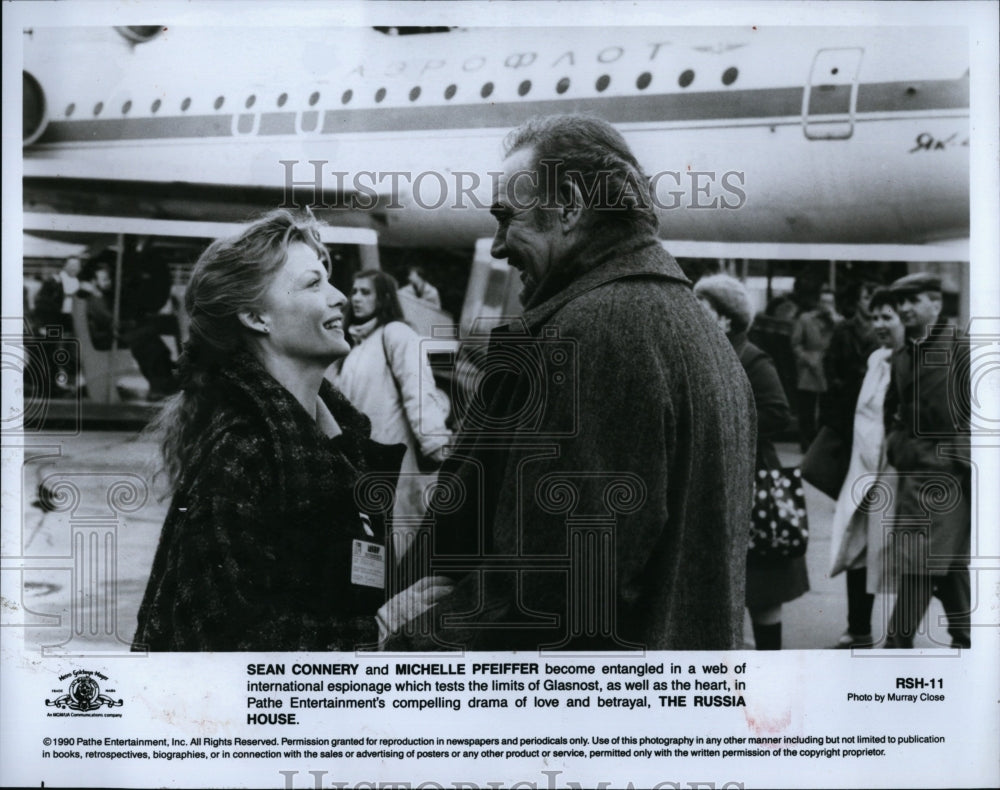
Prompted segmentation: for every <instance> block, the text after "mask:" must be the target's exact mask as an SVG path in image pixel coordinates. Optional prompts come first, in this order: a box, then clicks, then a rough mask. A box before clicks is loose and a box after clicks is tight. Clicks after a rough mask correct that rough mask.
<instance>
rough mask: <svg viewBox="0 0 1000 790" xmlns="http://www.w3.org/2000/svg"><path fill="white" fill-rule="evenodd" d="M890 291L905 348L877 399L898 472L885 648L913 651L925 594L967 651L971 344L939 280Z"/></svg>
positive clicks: (923, 276)
mask: <svg viewBox="0 0 1000 790" xmlns="http://www.w3.org/2000/svg"><path fill="white" fill-rule="evenodd" d="M891 291H892V293H893V294H894V295H895V297H896V304H897V308H898V313H899V317H900V319H901V320H902V322H903V326H904V327H905V329H906V337H907V342H906V343H905V344H904V345H903V347H902V348H900V349H898V350H896V351H894V352H893V355H892V381H891V383H890V385H889V391H888V392H887V393H886V400H885V419H886V446H887V454H888V461H889V463H890V464H892V465H893V466H894V467H895V468H896V470H897V471H898V472H899V473H900V478H899V490H898V492H897V498H896V503H897V504H896V514H895V515H896V519H895V522H894V526H893V532H892V539H891V545H892V546H893V547H894V549H893V552H892V555H891V556H892V561H893V562H894V564H895V568H894V570H895V572H896V573H897V575H898V588H897V596H896V605H895V607H894V609H893V612H892V615H891V616H890V618H889V625H888V640H887V642H886V647H897V648H909V647H913V635H914V633H915V632H916V631H917V628H918V627H919V625H920V621H921V620H922V619H923V616H924V614H925V612H926V611H927V607H928V605H929V604H930V599H931V596H932V595H936V596H937V597H938V598H939V599H940V601H941V603H942V605H943V606H944V610H945V613H946V614H947V616H948V633H949V634H950V635H951V646H952V647H969V646H970V610H969V609H970V584H969V550H970V548H969V541H970V532H971V512H970V502H971V498H970V483H971V478H970V462H969V426H968V418H967V409H966V406H965V404H968V398H969V381H968V375H969V365H968V363H969V346H968V342H967V341H966V339H965V338H962V337H960V336H959V335H958V332H957V330H956V328H955V327H954V326H952V325H951V324H949V323H947V322H945V321H943V320H942V318H941V280H940V279H939V278H938V277H935V276H934V275H932V274H928V273H918V274H910V275H907V276H906V277H901V278H900V279H898V280H896V282H894V283H893V284H892V286H891Z"/></svg>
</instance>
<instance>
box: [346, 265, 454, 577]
mask: <svg viewBox="0 0 1000 790" xmlns="http://www.w3.org/2000/svg"><path fill="white" fill-rule="evenodd" d="M346 327H347V332H348V336H349V338H350V340H351V342H352V343H353V347H352V348H351V351H350V353H349V354H348V355H347V356H346V357H345V358H344V360H343V363H342V364H341V365H340V368H339V371H338V370H336V369H335V368H331V372H330V373H328V375H331V377H332V380H333V382H334V384H335V385H336V386H337V388H338V389H339V390H340V391H341V392H343V393H344V394H345V395H346V396H347V398H348V400H350V401H351V403H352V404H353V405H354V406H355V408H357V409H358V410H360V411H361V412H363V413H364V414H366V415H367V416H368V417H369V419H371V422H372V438H373V439H374V440H375V441H378V442H383V443H386V444H395V443H397V442H401V443H403V444H405V445H406V455H405V456H404V457H403V466H402V469H401V470H400V476H399V484H398V485H397V487H396V501H395V504H394V506H393V511H392V532H393V550H394V553H395V556H396V557H397V558H399V557H401V556H402V555H403V553H404V552H405V550H406V549H407V548H408V546H409V543H410V540H411V539H412V535H413V534H414V533H415V531H416V529H417V527H419V526H420V522H421V521H422V519H423V516H424V514H425V513H426V511H427V496H429V495H430V490H431V488H432V487H433V486H434V484H435V483H436V481H437V471H436V469H437V467H438V466H440V464H441V461H443V460H444V448H445V444H446V443H447V442H448V440H449V439H450V433H449V431H448V428H447V427H446V426H445V419H446V418H447V416H448V404H447V402H446V400H447V399H446V397H445V396H444V394H443V393H442V392H441V391H440V390H438V389H437V387H436V386H435V384H434V376H433V374H432V373H431V368H430V364H429V363H428V362H427V357H426V356H425V354H424V353H423V349H422V347H421V342H420V336H419V335H418V334H417V333H416V332H414V331H413V329H411V328H410V327H409V326H408V325H407V324H406V323H405V321H404V318H403V310H402V308H401V307H400V304H399V297H398V296H397V293H396V282H395V280H393V278H392V277H391V276H389V275H388V274H386V273H385V272H382V271H378V270H366V271H363V272H360V273H359V274H357V275H356V276H355V278H354V284H353V286H352V288H351V295H350V301H349V304H348V310H347V315H346Z"/></svg>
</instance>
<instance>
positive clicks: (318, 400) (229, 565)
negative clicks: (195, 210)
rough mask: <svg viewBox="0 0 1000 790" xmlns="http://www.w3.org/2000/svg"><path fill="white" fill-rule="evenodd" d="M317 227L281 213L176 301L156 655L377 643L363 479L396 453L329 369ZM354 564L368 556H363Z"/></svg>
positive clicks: (229, 249) (334, 312) (338, 344)
mask: <svg viewBox="0 0 1000 790" xmlns="http://www.w3.org/2000/svg"><path fill="white" fill-rule="evenodd" d="M328 266H329V255H328V252H327V250H326V248H325V247H324V245H323V244H322V243H321V241H320V238H319V233H318V229H317V226H316V224H315V222H314V221H313V220H312V219H299V218H297V217H295V216H293V215H292V214H290V213H288V212H287V211H281V210H279V211H275V212H272V213H271V214H268V215H267V216H265V217H264V218H262V219H260V220H259V221H257V222H255V223H253V224H252V225H251V226H250V227H249V228H247V229H246V230H245V231H244V232H243V233H241V234H240V235H239V236H237V237H235V238H230V239H223V240H219V241H216V242H215V243H213V244H212V245H211V246H210V247H209V248H208V249H207V250H206V251H205V253H204V254H203V255H202V256H201V258H200V259H199V260H198V263H197V264H196V266H195V268H194V272H193V273H192V275H191V280H190V282H189V283H188V287H187V292H186V295H185V303H186V307H187V311H188V314H189V315H190V319H191V324H190V339H189V341H188V342H187V343H186V344H185V347H184V353H183V355H182V357H181V365H180V376H179V379H180V385H181V392H180V393H179V394H178V395H177V396H175V397H174V398H173V399H172V400H171V401H169V402H168V404H167V405H166V407H165V408H164V410H163V412H162V413H161V414H160V416H159V418H158V420H157V422H156V425H155V430H157V431H158V432H159V434H160V435H161V436H162V443H163V444H162V449H163V456H164V462H165V464H164V465H165V470H166V472H167V476H168V478H169V481H170V483H171V487H172V491H173V498H172V501H171V504H170V510H169V512H168V515H167V518H166V521H165V522H164V525H163V530H162V533H161V535H160V542H159V545H158V547H157V551H156V556H155V559H154V561H153V567H152V571H151V573H150V578H149V583H148V585H147V587H146V593H145V596H144V598H143V601H142V606H141V608H140V609H139V624H138V630H137V631H136V635H135V640H134V645H135V647H136V648H137V649H142V648H145V649H149V650H175V651H193V650H215V651H225V650H254V651H285V650H354V649H356V648H358V647H362V646H364V645H370V644H373V643H374V642H375V640H376V638H377V629H376V626H375V613H376V610H377V609H378V607H379V606H380V605H381V604H382V603H383V599H384V595H383V589H382V582H381V581H380V580H379V578H378V573H379V569H378V567H377V566H378V562H377V559H376V558H378V557H379V556H380V552H381V556H382V561H383V570H382V572H383V574H384V552H385V548H384V546H383V545H382V543H381V541H382V539H383V537H382V536H380V535H379V534H378V532H379V530H378V525H377V523H376V522H377V519H372V518H368V517H366V514H362V513H359V512H358V506H357V505H356V504H355V487H356V485H357V484H358V482H359V480H360V479H361V478H362V476H363V475H364V474H365V473H366V471H368V470H372V469H381V470H383V471H384V470H387V469H391V468H392V466H393V463H394V462H395V464H396V466H397V468H398V460H399V455H400V452H401V451H400V450H399V449H397V448H389V447H383V446H381V445H377V444H375V443H374V442H372V441H371V440H370V438H369V433H370V424H369V421H368V418H367V417H365V416H364V415H363V414H361V413H360V412H358V411H357V410H356V409H355V408H354V407H353V406H351V404H350V403H349V402H348V400H347V399H346V398H345V397H344V396H343V395H341V394H340V393H339V392H337V391H336V390H335V389H334V388H333V387H332V386H331V385H330V384H329V382H327V381H325V379H324V373H325V371H326V369H327V368H328V367H329V366H330V364H331V363H333V362H334V361H335V360H337V359H339V358H340V357H342V356H344V355H345V354H347V352H348V351H349V350H350V346H349V345H348V343H347V340H346V339H345V337H344V330H343V320H344V319H343V308H344V305H345V302H346V299H345V297H344V295H343V294H342V293H340V291H338V290H337V289H336V288H334V287H333V286H332V285H331V284H330V282H329V271H328ZM359 553H360V554H361V555H362V556H361V559H360V560H359Z"/></svg>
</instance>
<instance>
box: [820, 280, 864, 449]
mask: <svg viewBox="0 0 1000 790" xmlns="http://www.w3.org/2000/svg"><path fill="white" fill-rule="evenodd" d="M876 288H877V286H876V284H875V283H872V282H867V281H858V282H854V283H851V285H850V286H849V287H848V289H847V297H846V298H847V300H848V302H849V304H850V305H851V306H853V310H854V312H853V315H851V317H850V318H847V319H844V320H843V321H841V322H840V323H839V324H837V325H836V326H835V327H834V329H833V336H832V337H831V338H830V345H829V346H828V347H827V349H826V354H824V355H823V370H824V373H825V375H826V392H824V393H823V394H822V395H821V396H820V399H819V424H820V426H821V427H827V428H829V429H830V430H832V431H833V432H834V433H836V434H837V435H838V436H839V437H840V438H841V439H842V440H843V442H844V445H845V447H844V457H845V458H850V456H851V440H852V436H853V434H854V407H855V405H856V404H857V402H858V393H860V392H861V382H862V381H864V379H865V374H866V373H867V372H868V357H870V356H871V353H872V351H874V350H875V349H876V348H877V347H878V342H877V341H876V339H875V332H874V330H873V329H872V319H871V315H870V313H869V310H868V304H869V302H870V301H871V298H872V294H873V293H874V292H875V289H876Z"/></svg>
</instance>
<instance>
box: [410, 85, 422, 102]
mask: <svg viewBox="0 0 1000 790" xmlns="http://www.w3.org/2000/svg"><path fill="white" fill-rule="evenodd" d="M419 98H420V86H419V85H415V86H414V87H413V89H412V90H411V91H410V101H416V100H417V99H419Z"/></svg>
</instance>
